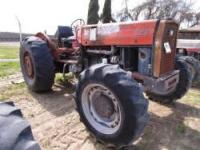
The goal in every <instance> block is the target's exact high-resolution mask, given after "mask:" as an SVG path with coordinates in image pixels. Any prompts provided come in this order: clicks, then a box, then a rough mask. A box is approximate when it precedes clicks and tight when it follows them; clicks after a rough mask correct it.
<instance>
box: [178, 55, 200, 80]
mask: <svg viewBox="0 0 200 150" xmlns="http://www.w3.org/2000/svg"><path fill="white" fill-rule="evenodd" d="M179 58H180V59H183V60H184V61H185V62H186V63H187V65H188V68H189V70H190V73H191V76H192V82H193V83H194V84H195V83H197V82H199V81H200V61H199V60H197V59H196V58H194V57H192V56H180V57H179Z"/></svg>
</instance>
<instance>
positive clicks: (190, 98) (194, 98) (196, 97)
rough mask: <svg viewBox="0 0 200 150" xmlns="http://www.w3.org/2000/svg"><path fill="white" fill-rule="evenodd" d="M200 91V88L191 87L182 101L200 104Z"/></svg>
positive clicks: (193, 104)
mask: <svg viewBox="0 0 200 150" xmlns="http://www.w3.org/2000/svg"><path fill="white" fill-rule="evenodd" d="M199 91H200V90H199V89H191V90H190V91H189V92H188V93H187V95H186V96H185V97H184V98H183V99H182V100H181V101H182V102H184V103H187V104H190V105H192V106H195V105H198V106H200V92H199Z"/></svg>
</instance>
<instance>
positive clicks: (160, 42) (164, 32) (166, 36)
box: [153, 20, 178, 77]
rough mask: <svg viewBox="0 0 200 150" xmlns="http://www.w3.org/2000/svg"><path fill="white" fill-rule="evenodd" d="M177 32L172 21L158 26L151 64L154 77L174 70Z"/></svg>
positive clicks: (162, 22) (175, 24) (175, 25)
mask: <svg viewBox="0 0 200 150" xmlns="http://www.w3.org/2000/svg"><path fill="white" fill-rule="evenodd" d="M177 31H178V24H177V23H175V22H174V21H165V20H163V21H161V22H160V24H159V27H158V30H157V33H156V37H155V49H154V62H153V70H154V72H153V75H154V76H155V77H160V76H162V74H165V73H168V72H170V71H173V70H174V60H175V55H176V38H177ZM168 49H170V50H168Z"/></svg>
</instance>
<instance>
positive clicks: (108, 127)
mask: <svg viewBox="0 0 200 150" xmlns="http://www.w3.org/2000/svg"><path fill="white" fill-rule="evenodd" d="M82 108H83V112H84V115H85V117H86V118H87V120H88V122H89V123H90V124H91V125H92V127H93V128H94V129H95V130H97V131H98V132H100V133H102V134H114V133H116V132H117V131H118V130H119V129H120V127H121V124H122V116H123V114H122V108H121V104H120V103H119V100H118V98H117V97H116V96H115V95H114V94H113V93H112V91H110V90H109V89H108V88H107V87H105V86H103V85H100V84H89V85H87V86H86V87H85V88H84V90H83V93H82Z"/></svg>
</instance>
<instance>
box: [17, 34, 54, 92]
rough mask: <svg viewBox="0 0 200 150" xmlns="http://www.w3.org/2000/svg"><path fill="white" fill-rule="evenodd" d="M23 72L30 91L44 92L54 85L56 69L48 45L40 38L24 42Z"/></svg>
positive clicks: (21, 55) (21, 50)
mask: <svg viewBox="0 0 200 150" xmlns="http://www.w3.org/2000/svg"><path fill="white" fill-rule="evenodd" d="M20 64H21V70H22V73H23V76H24V79H25V82H26V84H27V85H28V87H29V89H31V90H32V91H35V92H44V91H48V90H50V89H51V87H52V85H53V83H54V77H55V67H54V62H53V57H52V54H51V52H50V49H49V48H48V46H47V43H46V42H45V41H43V40H41V39H40V38H38V37H34V36H33V37H29V38H26V39H24V40H23V42H22V45H21V48H20Z"/></svg>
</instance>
